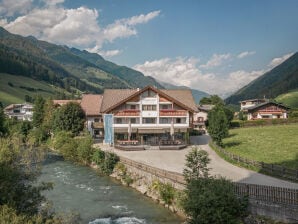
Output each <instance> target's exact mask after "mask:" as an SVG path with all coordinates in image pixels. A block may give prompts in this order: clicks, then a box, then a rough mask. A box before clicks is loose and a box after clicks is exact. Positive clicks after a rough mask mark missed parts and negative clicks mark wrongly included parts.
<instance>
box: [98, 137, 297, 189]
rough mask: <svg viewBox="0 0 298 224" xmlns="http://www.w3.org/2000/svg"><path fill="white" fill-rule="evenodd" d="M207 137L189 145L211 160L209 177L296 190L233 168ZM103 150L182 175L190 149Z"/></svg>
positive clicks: (292, 184)
mask: <svg viewBox="0 0 298 224" xmlns="http://www.w3.org/2000/svg"><path fill="white" fill-rule="evenodd" d="M208 141H209V136H207V135H203V136H193V137H191V143H192V144H193V146H198V147H199V148H201V149H203V150H205V151H206V152H208V154H209V158H210V159H211V161H210V164H209V168H210V174H211V175H220V176H224V177H226V178H228V179H230V180H232V181H234V182H241V183H249V184H259V185H268V186H276V187H286V188H294V189H298V184H296V183H292V182H288V181H284V180H280V179H277V178H274V177H270V176H266V175H263V174H260V173H257V172H254V171H250V170H247V169H244V168H241V167H237V166H234V165H232V164H230V163H228V162H226V161H225V160H224V159H222V158H221V157H219V156H218V155H217V154H216V153H215V152H214V151H213V150H212V149H211V148H210V147H209V145H208ZM99 147H101V148H102V149H103V150H109V151H112V152H114V153H116V154H118V155H120V156H123V157H126V158H129V159H132V160H135V161H138V162H142V163H144V164H148V165H150V166H154V167H158V168H160V169H164V170H169V171H175V172H178V173H182V171H183V168H184V164H185V156H186V154H187V153H188V152H189V151H190V150H191V148H192V146H191V147H187V148H186V149H183V150H179V151H172V150H145V151H121V150H117V149H115V148H113V147H109V146H104V145H99Z"/></svg>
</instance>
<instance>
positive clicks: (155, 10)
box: [0, 0, 298, 96]
mask: <svg viewBox="0 0 298 224" xmlns="http://www.w3.org/2000/svg"><path fill="white" fill-rule="evenodd" d="M297 12H298V1H295V0H262V1H260V0H250V1H242V0H217V1H215V0H208V1H207V0H205V1H199V0H179V1H178V0H162V1H161V0H151V1H146V0H102V1H99V0H47V1H46V0H15V1H11V0H2V1H0V25H1V26H3V27H4V28H6V29H7V30H9V31H10V32H13V33H17V34H21V35H24V36H28V35H33V36H35V37H37V38H38V39H42V40H47V41H50V42H53V43H57V44H63V45H68V46H71V47H77V48H79V49H87V50H89V51H92V52H97V53H99V54H101V55H103V56H104V57H105V58H106V59H107V60H110V61H113V62H115V63H118V64H120V65H126V66H129V67H132V68H134V69H137V70H139V71H141V72H143V73H144V74H145V75H151V76H153V77H155V78H157V79H159V80H161V81H166V82H169V83H172V84H176V85H186V86H189V87H192V88H196V89H200V90H203V91H206V92H208V93H211V94H219V95H221V96H227V95H228V94H230V93H232V92H233V91H235V90H237V89H239V88H240V87H242V86H244V85H246V84H247V83H249V82H250V81H252V80H254V79H255V78H257V77H259V76H260V75H262V74H264V73H265V72H266V71H269V70H270V69H272V68H273V67H275V66H277V65H278V64H280V63H281V62H283V61H284V60H285V59H287V58H288V57H289V56H291V55H292V54H293V53H294V52H296V51H297V47H298V41H297V40H298V13H297Z"/></svg>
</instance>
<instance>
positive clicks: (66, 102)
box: [53, 100, 81, 106]
mask: <svg viewBox="0 0 298 224" xmlns="http://www.w3.org/2000/svg"><path fill="white" fill-rule="evenodd" d="M70 102H73V103H80V102H81V100H53V104H54V105H55V104H58V105H59V106H63V105H65V104H68V103H70Z"/></svg>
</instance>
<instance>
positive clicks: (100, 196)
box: [39, 156, 183, 224]
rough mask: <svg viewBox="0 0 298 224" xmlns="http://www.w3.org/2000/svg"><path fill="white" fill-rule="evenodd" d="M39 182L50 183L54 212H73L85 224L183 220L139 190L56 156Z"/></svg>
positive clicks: (153, 223) (149, 223) (156, 223)
mask: <svg viewBox="0 0 298 224" xmlns="http://www.w3.org/2000/svg"><path fill="white" fill-rule="evenodd" d="M39 180H40V181H45V182H52V183H54V189H53V190H51V191H49V192H46V193H45V194H46V197H47V198H48V199H49V200H50V201H52V202H53V206H54V209H55V211H56V212H77V213H79V214H80V217H81V219H82V223H89V224H124V223H125V224H159V223H162V224H176V223H177V224H178V223H181V222H182V221H183V220H181V218H179V217H178V216H177V215H175V214H173V213H171V212H170V211H169V210H167V209H166V208H164V207H162V206H160V205H158V204H156V203H154V202H153V201H152V200H151V199H149V198H147V197H145V196H143V195H142V194H140V193H139V192H137V191H135V190H133V189H131V188H128V187H124V186H122V185H121V184H119V183H118V182H116V181H114V180H113V179H111V178H109V177H102V176H99V175H98V174H97V173H96V172H95V171H94V170H92V169H91V168H88V167H82V166H79V165H74V164H72V163H70V162H66V161H62V160H59V159H57V158H56V157H51V156H49V158H48V159H47V160H46V162H45V163H44V165H43V170H42V175H41V177H40V178H39Z"/></svg>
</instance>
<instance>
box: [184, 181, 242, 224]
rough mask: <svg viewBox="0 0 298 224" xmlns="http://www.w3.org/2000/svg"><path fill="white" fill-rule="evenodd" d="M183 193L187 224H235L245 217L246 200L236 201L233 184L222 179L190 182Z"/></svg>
mask: <svg viewBox="0 0 298 224" xmlns="http://www.w3.org/2000/svg"><path fill="white" fill-rule="evenodd" d="M185 193H186V199H185V200H184V201H183V202H182V206H183V208H184V211H185V213H186V214H187V215H188V216H189V220H188V223H189V224H209V223H213V224H225V223H226V224H233V223H235V224H236V223H239V219H240V218H241V217H242V216H244V215H245V212H246V207H247V200H245V199H238V198H237V197H236V195H235V193H234V191H233V183H232V182H231V181H229V180H226V179H224V178H222V177H220V178H218V179H215V178H199V179H197V180H192V181H190V182H189V183H188V185H187V187H186V191H185Z"/></svg>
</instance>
